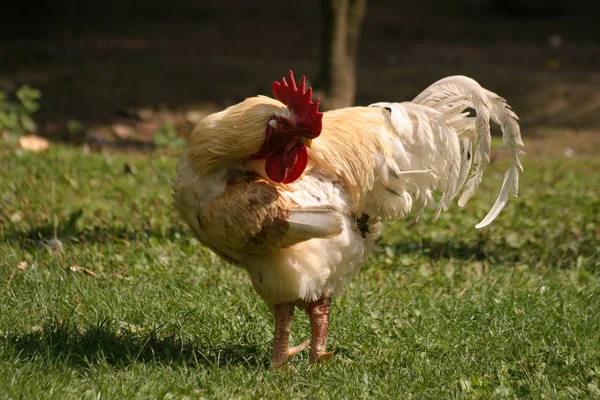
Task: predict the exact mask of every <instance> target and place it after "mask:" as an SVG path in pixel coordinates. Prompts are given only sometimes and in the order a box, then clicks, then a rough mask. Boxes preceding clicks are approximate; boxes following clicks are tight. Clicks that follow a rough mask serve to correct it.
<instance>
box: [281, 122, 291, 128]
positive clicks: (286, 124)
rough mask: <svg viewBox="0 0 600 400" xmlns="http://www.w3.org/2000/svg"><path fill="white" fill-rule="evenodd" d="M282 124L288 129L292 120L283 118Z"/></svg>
mask: <svg viewBox="0 0 600 400" xmlns="http://www.w3.org/2000/svg"><path fill="white" fill-rule="evenodd" d="M281 125H282V126H283V127H284V128H285V129H288V128H289V127H290V122H289V121H286V120H283V121H282V122H281Z"/></svg>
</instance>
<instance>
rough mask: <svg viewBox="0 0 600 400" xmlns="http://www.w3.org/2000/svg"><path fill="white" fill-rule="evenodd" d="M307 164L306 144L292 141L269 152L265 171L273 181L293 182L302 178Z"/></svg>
mask: <svg viewBox="0 0 600 400" xmlns="http://www.w3.org/2000/svg"><path fill="white" fill-rule="evenodd" d="M307 165H308V149H307V148H306V146H305V145H304V144H302V143H300V142H291V143H288V145H287V146H285V147H284V148H281V147H280V148H277V149H275V151H273V152H272V153H271V154H269V157H268V158H267V161H266V163H265V172H266V173H267V176H268V177H269V179H271V180H272V181H273V182H282V183H291V182H294V181H295V180H296V179H298V178H300V176H301V175H302V173H303V172H304V170H305V169H306V166H307Z"/></svg>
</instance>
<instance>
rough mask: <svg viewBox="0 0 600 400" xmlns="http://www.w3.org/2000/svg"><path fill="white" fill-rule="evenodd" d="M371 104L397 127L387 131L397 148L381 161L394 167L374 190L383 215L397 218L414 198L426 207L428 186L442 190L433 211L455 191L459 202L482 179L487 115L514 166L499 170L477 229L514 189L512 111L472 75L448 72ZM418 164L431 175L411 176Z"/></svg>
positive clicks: (516, 134)
mask: <svg viewBox="0 0 600 400" xmlns="http://www.w3.org/2000/svg"><path fill="white" fill-rule="evenodd" d="M371 106H375V107H382V108H385V109H386V110H387V111H388V112H389V116H390V122H391V124H392V126H393V127H394V129H395V132H394V134H393V135H390V136H389V140H390V141H391V143H392V146H393V148H394V149H395V150H394V151H393V155H392V158H393V160H390V159H389V158H388V159H387V160H384V161H385V162H386V163H387V167H386V168H384V169H383V168H382V170H386V171H389V170H392V171H394V174H393V175H394V176H393V177H392V178H389V177H387V176H383V177H381V178H380V181H381V182H382V183H383V184H384V185H383V186H384V187H383V188H381V189H377V190H375V189H374V190H373V194H374V197H375V198H376V200H377V203H378V208H379V209H381V210H382V211H383V214H384V215H385V216H386V217H388V218H398V217H402V216H403V215H404V214H405V213H406V212H408V211H410V208H411V206H412V204H413V199H414V200H418V201H419V202H420V203H421V204H423V205H424V206H427V205H433V204H435V203H436V202H435V201H434V199H433V196H432V190H433V189H437V190H439V191H441V192H442V197H441V199H440V200H439V201H438V202H437V207H438V208H437V214H436V216H437V215H439V213H440V212H441V211H442V210H446V209H447V208H448V207H449V206H450V203H451V202H452V200H453V199H454V198H455V197H456V196H457V195H458V194H459V192H461V190H462V194H461V195H460V198H459V200H458V205H459V206H460V207H463V206H464V205H465V204H466V203H467V201H468V200H469V199H470V198H471V196H472V195H473V194H474V193H475V191H476V190H477V187H478V186H479V185H480V183H481V181H482V179H483V172H484V170H485V167H486V166H487V165H488V164H489V161H490V154H491V142H492V140H491V132H490V120H491V121H494V122H495V123H497V124H499V125H500V127H501V129H502V132H503V137H504V147H505V148H507V149H508V151H509V152H510V154H511V157H512V165H511V167H510V168H509V170H508V171H507V172H506V174H505V176H504V182H503V184H502V189H501V190H500V194H499V195H498V198H497V199H496V202H495V203H494V205H493V206H492V208H491V210H490V211H489V212H488V214H487V216H486V217H485V218H484V219H483V220H482V221H481V222H480V223H479V224H477V228H482V227H484V226H486V225H488V224H489V223H491V222H492V221H493V220H494V219H495V218H496V217H497V216H498V214H499V213H500V211H501V210H502V209H503V208H504V206H505V205H506V203H507V200H508V196H510V195H514V196H516V194H517V189H518V184H519V172H520V171H521V169H522V167H521V163H520V161H519V156H520V155H521V154H522V147H523V142H522V140H521V132H520V129H519V124H518V123H517V119H518V118H517V116H516V114H515V113H514V112H513V111H512V110H511V109H510V107H509V106H508V104H506V101H505V100H504V99H503V98H501V97H499V96H498V95H496V94H495V93H492V92H490V91H488V90H486V89H484V88H482V87H481V86H480V85H479V84H478V83H477V82H476V81H474V80H473V79H471V78H467V77H465V76H451V77H448V78H444V79H442V80H440V81H438V82H436V83H434V84H433V85H431V86H429V87H428V88H427V89H425V90H424V91H423V92H422V93H421V94H419V95H418V96H417V97H416V98H415V99H414V100H413V101H412V102H410V103H376V104H372V105H371ZM469 109H473V110H474V111H475V114H476V115H475V116H474V117H473V116H470V115H469ZM396 149H398V150H396ZM394 165H397V166H398V167H399V168H395V167H394ZM396 169H399V170H400V171H396ZM418 171H419V172H420V171H428V172H429V171H430V174H428V175H423V174H422V175H419V179H418V180H417V179H415V180H411V179H409V177H412V176H415V177H416V174H415V173H416V172H418ZM411 174H415V175H411Z"/></svg>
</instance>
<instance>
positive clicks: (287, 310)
mask: <svg viewBox="0 0 600 400" xmlns="http://www.w3.org/2000/svg"><path fill="white" fill-rule="evenodd" d="M293 320H294V303H282V304H277V305H275V343H274V344H273V358H272V359H271V368H277V367H280V366H282V365H283V364H285V363H286V361H287V359H288V358H289V357H291V356H293V355H295V354H298V353H300V352H301V351H302V350H304V349H305V348H307V347H308V344H309V343H310V341H308V340H307V341H306V342H304V343H302V344H300V345H298V346H294V347H289V344H290V332H291V330H292V322H293Z"/></svg>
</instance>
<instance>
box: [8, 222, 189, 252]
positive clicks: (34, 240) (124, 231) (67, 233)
mask: <svg viewBox="0 0 600 400" xmlns="http://www.w3.org/2000/svg"><path fill="white" fill-rule="evenodd" d="M9 229H10V228H9ZM9 229H7V230H6V231H5V234H4V240H5V242H6V243H9V244H13V245H18V246H20V247H23V248H28V247H36V246H38V247H39V245H40V244H43V242H44V241H46V240H49V239H52V238H54V236H55V235H56V238H58V239H59V240H61V241H62V242H63V243H65V244H66V243H68V244H71V245H86V244H90V243H100V244H103V243H105V244H108V243H115V242H124V241H126V242H135V241H146V240H147V239H148V238H156V239H161V240H171V241H173V240H176V239H179V238H186V237H192V235H193V234H192V232H191V231H190V230H189V229H188V228H187V227H186V226H183V225H176V226H171V227H168V228H166V227H165V228H164V229H160V227H159V228H155V227H149V226H134V225H132V226H120V227H93V228H85V229H79V228H77V227H76V226H75V224H65V225H59V227H58V228H57V229H56V231H55V229H54V225H53V224H46V225H42V226H37V227H33V228H31V229H29V230H27V231H15V230H9Z"/></svg>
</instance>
